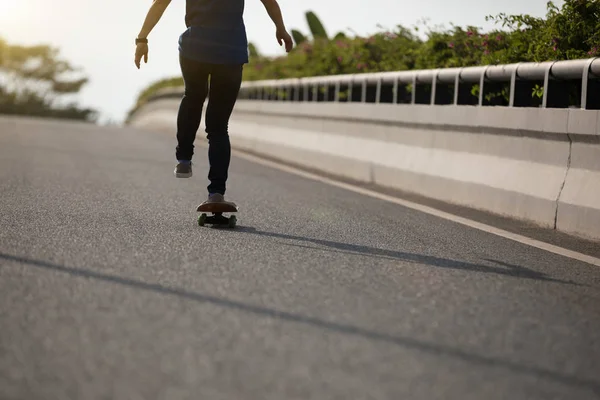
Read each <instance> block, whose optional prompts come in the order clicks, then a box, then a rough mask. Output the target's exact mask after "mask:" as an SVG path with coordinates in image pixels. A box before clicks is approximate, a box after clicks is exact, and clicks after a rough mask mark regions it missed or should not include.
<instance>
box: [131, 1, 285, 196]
mask: <svg viewBox="0 0 600 400" xmlns="http://www.w3.org/2000/svg"><path fill="white" fill-rule="evenodd" d="M261 1H262V3H263V5H264V7H265V9H266V11H267V13H268V14H269V16H270V18H271V20H272V21H273V23H274V24H275V28H276V33H275V36H276V38H277V41H278V42H279V45H283V44H284V45H285V50H286V52H289V51H290V50H291V49H292V46H293V43H292V39H291V37H290V35H289V34H288V32H287V30H286V27H285V25H284V23H283V17H282V15H281V10H280V8H279V4H278V3H277V0H261ZM170 3H171V0H154V1H153V3H152V5H151V7H150V10H149V11H148V14H147V16H146V19H145V21H144V24H143V27H142V29H141V31H140V33H139V35H138V37H137V38H136V51H135V64H136V66H137V68H138V69H139V68H140V63H141V60H142V58H143V59H144V62H146V63H147V62H148V39H147V38H148V35H149V34H150V32H151V31H152V29H153V28H154V26H156V24H157V23H158V21H159V20H160V18H161V17H162V15H163V13H164V11H165V10H166V8H167V6H168V5H169V4H170ZM243 12H244V0H186V16H185V23H186V26H187V30H186V31H185V32H183V34H181V36H180V38H179V63H180V67H181V72H182V75H183V81H184V86H185V91H184V95H183V98H182V100H181V104H180V106H179V112H178V115H177V147H176V149H175V156H176V158H177V166H176V168H175V176H176V177H178V178H189V177H191V176H192V156H193V153H194V140H195V139H196V133H197V131H198V128H199V126H200V119H201V114H202V107H203V104H204V101H205V99H206V96H207V95H208V98H209V100H208V105H207V108H206V133H207V139H208V144H209V148H208V160H209V167H210V169H209V172H208V179H209V181H210V184H209V185H208V187H207V189H208V200H206V201H205V203H207V202H208V203H212V202H224V201H225V199H224V195H225V189H226V182H227V176H228V170H229V162H230V158H231V146H230V142H229V134H228V124H229V118H230V116H231V113H232V111H233V107H234V105H235V102H236V100H237V96H238V92H239V89H240V85H241V82H242V69H243V66H244V64H246V63H248V42H247V38H246V28H245V24H244V20H243ZM209 77H210V85H209Z"/></svg>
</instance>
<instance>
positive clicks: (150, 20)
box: [135, 0, 171, 69]
mask: <svg viewBox="0 0 600 400" xmlns="http://www.w3.org/2000/svg"><path fill="white" fill-rule="evenodd" d="M170 3H171V0H153V2H152V5H151V6H150V10H148V14H147V15H146V19H145V20H144V25H142V30H140V33H139V35H138V37H137V39H139V40H142V42H138V43H137V45H136V49H135V65H136V66H137V67H138V69H139V68H140V62H141V61H142V57H143V58H144V62H145V63H148V40H147V39H148V35H149V34H150V32H152V29H154V27H155V26H156V24H157V23H158V21H160V18H161V17H162V15H163V14H164V12H165V10H166V9H167V7H168V6H169V4H170Z"/></svg>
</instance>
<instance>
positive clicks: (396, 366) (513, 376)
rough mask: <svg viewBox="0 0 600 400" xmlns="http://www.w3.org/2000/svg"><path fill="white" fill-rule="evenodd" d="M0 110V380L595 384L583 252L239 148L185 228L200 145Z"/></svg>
mask: <svg viewBox="0 0 600 400" xmlns="http://www.w3.org/2000/svg"><path fill="white" fill-rule="evenodd" d="M0 126H1V127H2V128H1V129H2V132H1V134H0V190H1V193H2V195H1V197H0V224H1V229H0V399H3V400H13V399H24V400H25V399H27V400H34V399H44V400H50V399H57V400H59V399H60V400H67V399H77V400H84V399H111V400H112V399H119V400H120V399H123V400H125V399H126V400H134V399H165V400H166V399H168V400H175V399H211V400H213V399H214V400H217V399H235V400H240V399H257V400H267V399H277V400H283V399H318V400H325V399H344V400H346V399H352V400H354V399H411V400H414V399H427V400H431V399H460V400H464V399H486V400H489V399H511V400H515V399H527V400H533V399H543V400H549V399H569V400H574V399H599V398H600V267H597V266H593V265H590V264H586V263H584V262H581V261H576V260H574V259H571V258H567V257H565V256H561V255H557V254H553V253H550V252H547V251H544V250H541V249H538V248H535V247H530V246H528V245H525V244H522V243H519V242H516V241H511V240H508V239H504V238H501V237H498V236H494V235H493V234H490V233H486V232H483V231H479V230H475V229H472V228H468V227H465V226H463V225H459V224H457V223H455V222H451V221H448V220H445V219H442V218H439V217H435V216H432V215H429V214H425V213H421V212H417V211H414V210H412V209H409V208H404V207H402V206H399V205H396V204H392V203H388V202H385V201H383V200H378V199H375V198H371V197H368V196H364V195H360V194H357V193H353V192H350V191H347V190H344V189H342V188H338V187H334V186H331V185H327V184H325V183H319V182H317V181H314V180H310V179H307V178H305V177H300V176H297V175H294V174H290V173H287V172H283V171H281V170H278V169H274V168H271V167H268V166H265V165H261V164H259V163H255V162H252V161H249V160H247V159H245V158H241V157H234V158H233V160H232V165H231V174H230V182H229V188H230V189H229V191H228V193H227V195H228V198H229V199H231V200H234V201H236V202H237V203H238V204H239V206H240V207H241V212H240V213H239V214H238V218H239V220H238V221H239V222H238V223H239V227H238V228H237V229H236V230H228V229H217V228H211V227H199V226H198V225H197V223H196V211H195V207H196V205H197V204H198V203H199V202H201V201H202V200H204V198H205V190H206V189H205V187H206V185H207V181H206V149H205V148H204V147H202V146H197V147H196V150H197V153H196V158H195V163H196V164H195V169H194V177H193V178H191V179H176V178H175V177H174V176H173V169H174V165H175V164H174V160H173V157H174V156H173V148H174V144H175V143H174V138H173V136H172V135H169V134H165V133H158V132H145V131H141V130H134V129H130V128H127V129H122V128H103V127H93V126H86V125H82V124H66V123H57V122H48V121H43V120H42V121H30V122H25V121H22V120H14V122H11V123H8V124H7V123H6V122H5V123H4V124H3V125H0ZM198 140H199V142H201V141H203V140H204V135H203V134H202V132H201V133H200V134H199V136H198Z"/></svg>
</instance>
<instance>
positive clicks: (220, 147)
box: [206, 65, 243, 195]
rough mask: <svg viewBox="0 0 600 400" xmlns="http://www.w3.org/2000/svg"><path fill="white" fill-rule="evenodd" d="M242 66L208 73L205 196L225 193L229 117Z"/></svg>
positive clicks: (236, 92) (229, 156)
mask: <svg viewBox="0 0 600 400" xmlns="http://www.w3.org/2000/svg"><path fill="white" fill-rule="evenodd" d="M242 68H243V65H215V66H213V68H212V70H211V77H210V93H209V97H208V106H207V108H206V133H207V138H208V146H209V147H208V160H209V163H210V170H209V173H208V179H209V181H210V184H209V185H208V187H207V189H208V192H209V194H214V193H218V194H221V195H224V194H225V190H226V183H227V177H228V170H229V161H230V159H231V145H230V143H229V132H228V127H229V117H230V116H231V113H232V111H233V107H234V105H235V102H236V100H237V96H238V93H239V90H240V85H241V83H242Z"/></svg>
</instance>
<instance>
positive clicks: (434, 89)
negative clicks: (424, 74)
mask: <svg viewBox="0 0 600 400" xmlns="http://www.w3.org/2000/svg"><path fill="white" fill-rule="evenodd" d="M439 73H440V70H436V71H435V73H434V74H433V78H431V95H430V96H429V97H430V98H429V104H430V105H432V106H433V105H435V102H436V92H437V83H438V82H437V81H438V74H439Z"/></svg>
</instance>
